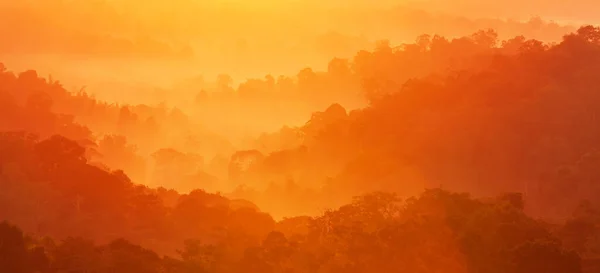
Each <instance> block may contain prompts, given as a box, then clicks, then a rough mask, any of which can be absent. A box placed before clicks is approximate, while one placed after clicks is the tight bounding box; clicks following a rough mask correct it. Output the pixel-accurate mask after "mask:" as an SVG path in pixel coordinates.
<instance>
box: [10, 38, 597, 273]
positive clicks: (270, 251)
mask: <svg viewBox="0 0 600 273" xmlns="http://www.w3.org/2000/svg"><path fill="white" fill-rule="evenodd" d="M599 60H600V29H598V28H595V27H591V26H588V27H582V28H580V29H579V30H578V31H577V33H574V34H571V35H568V36H565V38H564V40H563V41H562V42H561V43H560V44H556V45H547V44H544V43H542V42H539V41H536V40H526V39H525V38H523V37H517V38H515V39H512V40H508V41H505V42H503V43H498V41H497V35H496V34H495V32H493V31H480V32H477V33H476V34H474V35H472V36H469V37H464V38H460V39H454V40H447V39H445V38H443V37H439V36H434V37H429V36H421V37H419V39H418V40H417V42H416V43H415V44H412V45H405V46H403V47H401V48H392V47H391V46H390V45H389V44H388V43H381V44H380V45H379V46H378V47H377V49H376V50H374V51H373V52H367V51H362V52H359V53H358V54H357V56H356V58H354V59H353V60H352V61H345V60H341V59H335V60H333V61H332V62H331V64H330V69H329V71H328V72H326V73H316V72H313V71H312V70H302V71H301V72H300V73H299V74H298V76H297V78H296V79H295V80H285V79H284V78H282V79H281V81H278V82H274V79H273V78H266V79H265V80H264V81H262V80H254V81H252V80H251V81H248V82H247V83H246V85H242V86H241V87H240V88H238V90H237V92H236V90H234V89H233V88H231V87H230V86H229V85H224V86H221V89H222V90H221V91H223V92H226V94H228V96H230V97H236V96H237V97H239V98H255V97H264V96H263V95H260V94H261V92H265V90H266V92H267V94H268V93H269V92H271V93H273V90H275V89H273V88H274V86H278V84H281V85H280V86H288V87H289V88H288V89H283V90H288V91H290V90H292V91H296V92H297V93H296V95H298V94H300V95H298V96H299V97H304V98H311V97H316V96H317V95H315V94H318V93H314V92H316V91H318V90H327V89H328V87H331V86H335V85H336V84H343V83H345V84H348V89H349V90H354V89H353V88H356V87H357V85H358V84H362V89H361V90H362V91H363V92H364V95H365V97H367V98H368V100H369V104H370V105H369V106H368V107H365V108H363V109H356V110H352V111H350V112H349V113H348V112H347V110H346V109H345V108H344V107H342V106H341V105H340V104H333V105H331V106H330V107H328V108H327V109H326V110H324V111H323V112H316V113H314V114H313V115H312V117H311V118H310V120H309V121H308V122H307V123H306V124H305V125H304V126H300V127H294V128H290V127H286V128H284V129H282V130H281V131H280V132H278V133H274V134H271V135H264V136H263V137H261V138H259V139H257V140H255V141H254V144H253V145H257V146H262V147H254V148H255V149H247V150H239V151H237V152H234V151H231V153H230V154H229V155H230V157H229V159H227V157H226V158H225V159H224V160H223V159H222V158H220V157H219V156H215V159H213V160H212V161H211V162H210V163H209V164H207V165H209V166H212V167H209V168H208V169H212V170H213V171H214V170H216V169H219V170H220V171H222V172H223V173H225V179H223V178H222V177H216V176H212V175H210V174H209V173H208V172H205V169H203V168H199V167H198V166H202V165H204V162H203V160H204V159H203V158H202V156H200V155H198V154H196V153H194V152H189V153H183V152H180V151H178V150H176V149H172V148H165V147H157V146H158V145H146V146H147V147H152V148H154V149H150V148H148V150H152V153H151V154H152V158H153V160H154V162H155V164H156V167H155V168H154V172H155V174H154V175H153V177H155V178H156V177H158V179H159V182H160V181H161V180H162V181H163V182H165V181H166V180H175V182H172V181H169V182H171V183H177V182H176V181H179V180H181V179H187V180H186V181H200V182H201V183H209V184H211V185H213V184H220V183H229V184H231V185H233V186H240V187H238V188H237V189H236V190H235V191H234V192H233V193H227V196H226V195H225V194H223V195H222V194H220V193H214V194H213V193H208V192H206V191H204V190H193V191H190V192H189V193H187V194H182V193H178V192H176V191H174V190H169V189H165V188H151V187H147V186H142V185H141V184H136V183H134V182H137V181H134V182H132V181H131V180H130V178H129V177H128V176H127V175H126V174H125V172H123V171H120V170H112V169H111V168H110V167H107V166H106V165H104V164H99V162H101V161H102V160H105V161H104V163H105V164H107V165H109V166H110V165H113V164H115V165H119V164H124V165H122V166H126V167H127V168H128V169H131V170H133V171H135V170H139V169H142V170H143V169H144V168H145V167H144V165H145V163H144V160H143V159H140V156H139V155H138V154H137V153H138V151H137V150H136V147H134V146H132V145H131V144H128V143H127V141H128V140H129V141H132V139H133V141H132V142H133V143H137V140H138V139H139V140H140V141H141V142H143V139H144V138H146V139H147V138H150V137H149V136H157V137H161V136H164V137H169V136H170V134H171V133H172V132H171V130H174V131H177V130H180V132H181V131H186V130H187V128H189V127H192V126H193V125H191V124H190V123H189V122H188V120H187V116H186V115H185V114H184V113H182V112H181V111H179V110H175V109H173V110H170V111H167V109H166V108H164V107H162V108H161V107H149V106H143V105H141V106H137V107H134V106H115V105H109V104H107V103H103V102H99V101H97V100H95V99H93V98H90V97H89V96H87V95H86V94H84V93H80V94H71V93H69V92H67V91H66V90H65V89H64V88H62V87H61V86H60V84H58V83H56V82H54V81H52V80H45V79H41V78H40V77H38V75H37V73H35V72H33V71H27V72H24V73H21V74H19V75H15V74H13V73H11V72H7V71H5V69H4V67H1V68H2V69H1V70H2V71H0V72H1V73H0V117H1V118H0V131H2V133H0V220H8V221H9V222H10V223H9V222H3V223H1V224H0V269H8V270H9V272H17V273H20V272H23V273H28V272H48V273H50V272H52V273H54V272H57V273H58V272H94V273H105V272H106V273H108V272H144V273H146V272H157V273H158V272H173V273H175V272H176V273H180V272H181V273H187V272H215V273H217V272H218V273H220V272H223V273H225V272H257V273H258V272H261V273H262V272H272V273H277V272H286V273H290V272H323V273H329V272H331V273H334V272H357V273H358V272H424V273H429V272H449V273H466V272H478V273H479V272H480V273H488V272H489V273H496V272H498V273H500V272H514V273H521V272H523V273H525V272H549V273H552V272H557V273H579V272H597V271H598V268H600V267H599V264H600V263H599V262H598V261H599V259H600V240H599V238H600V228H599V227H600V204H598V200H600V199H598V198H597V197H598V196H600V192H599V191H598V190H599V188H598V186H597V180H596V179H598V175H599V174H598V171H597V169H598V166H597V165H596V164H598V163H599V161H598V159H599V154H598V150H599V149H600V147H598V139H600V130H598V126H597V120H596V116H597V111H598V110H597V109H600V107H599V106H600V105H599V103H600V96H598V94H597V91H598V90H596V89H598V87H599V86H600V82H598V77H597V71H600V70H599V69H600V67H599V66H600V62H598V61H599ZM417 64H419V65H418V66H417ZM414 67H419V68H420V69H414ZM411 68H412V69H411ZM224 81H225V82H227V81H226V80H224ZM284 83H289V85H284ZM269 88H270V89H269ZM307 90H313V93H303V92H301V91H307ZM336 92H337V91H336ZM336 92H332V93H330V94H329V95H331V96H330V97H326V98H327V100H335V99H336V98H338V97H342V95H341V94H339V93H336ZM220 95H223V94H222V93H221V94H220ZM288 95H289V94H288ZM217 96H218V95H217ZM267 97H268V95H267ZM213 98H214V97H213ZM209 99H210V98H207V97H202V98H200V99H199V102H198V103H200V104H202V103H206V100H209ZM307 100H310V99H307ZM132 109H133V110H132ZM142 113H144V114H142ZM140 116H144V117H145V119H144V118H140ZM142 120H145V121H142ZM102 126H105V128H109V129H106V130H103V129H101V128H102ZM89 128H92V130H90V129H89ZM165 128H167V129H165ZM93 132H96V134H101V133H102V134H103V135H95V134H94V133H93ZM114 132H122V133H123V134H126V135H127V137H129V136H132V137H131V138H127V139H126V138H125V137H123V136H119V135H115V134H112V133H114ZM273 139H277V141H273ZM216 142H217V141H216ZM189 145H192V144H189ZM230 148H231V147H230ZM250 148H252V147H250ZM223 150H225V149H223ZM230 150H233V149H230ZM101 155H102V156H103V157H100V156H101ZM101 158H104V159H101ZM115 165H113V166H111V167H113V168H114V169H119V168H120V167H119V166H116V167H117V168H115ZM208 169H206V170H208ZM126 171H127V172H128V173H129V171H128V170H126ZM173 174H176V175H175V176H172V175H173ZM143 175H144V171H139V173H138V174H137V175H136V176H143ZM219 175H221V173H219ZM223 180H226V182H224V181H223ZM265 181H267V182H265ZM270 181H273V183H271V184H268V182H270ZM282 181H283V182H282ZM200 182H199V183H200ZM244 185H245V186H246V187H248V186H249V187H250V189H249V188H246V187H244ZM265 185H267V186H265ZM252 187H255V188H258V190H254V191H253V190H252ZM260 187H263V189H261V188H260ZM425 188H429V190H424V189H425ZM454 192H471V193H472V194H473V196H470V195H469V194H459V193H454ZM519 192H520V193H519ZM248 196H250V197H252V198H247V199H252V201H256V203H258V205H259V206H258V207H257V206H256V205H254V204H253V203H251V202H249V201H246V200H243V199H236V197H244V198H245V197H248ZM350 196H358V197H355V198H354V199H353V200H352V201H350V200H349V199H350V198H349V197H350ZM400 196H415V197H412V198H404V199H401V198H400ZM484 196H497V197H494V198H484ZM265 200H268V201H265ZM310 201H312V203H310V204H309V202H310ZM277 206H279V207H280V209H279V210H278V207H277ZM321 206H329V207H337V209H333V210H327V211H326V212H324V213H321V214H320V215H317V216H314V215H315V214H314V211H315V210H316V209H317V208H318V207H321ZM259 207H260V208H262V209H265V208H268V209H270V210H271V211H275V212H276V213H278V212H282V211H286V212H287V213H290V212H291V213H292V214H295V215H300V214H303V213H304V212H307V214H310V213H309V212H313V214H312V215H313V216H298V217H294V218H285V219H283V220H280V221H275V220H274V219H273V218H272V216H271V215H269V214H267V213H264V212H261V211H260V209H259ZM298 211H301V213H298ZM13 225H17V226H18V227H16V226H13ZM21 229H22V230H23V231H25V233H24V232H23V231H22V230H21ZM26 234H30V235H26ZM163 255H167V256H163Z"/></svg>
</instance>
